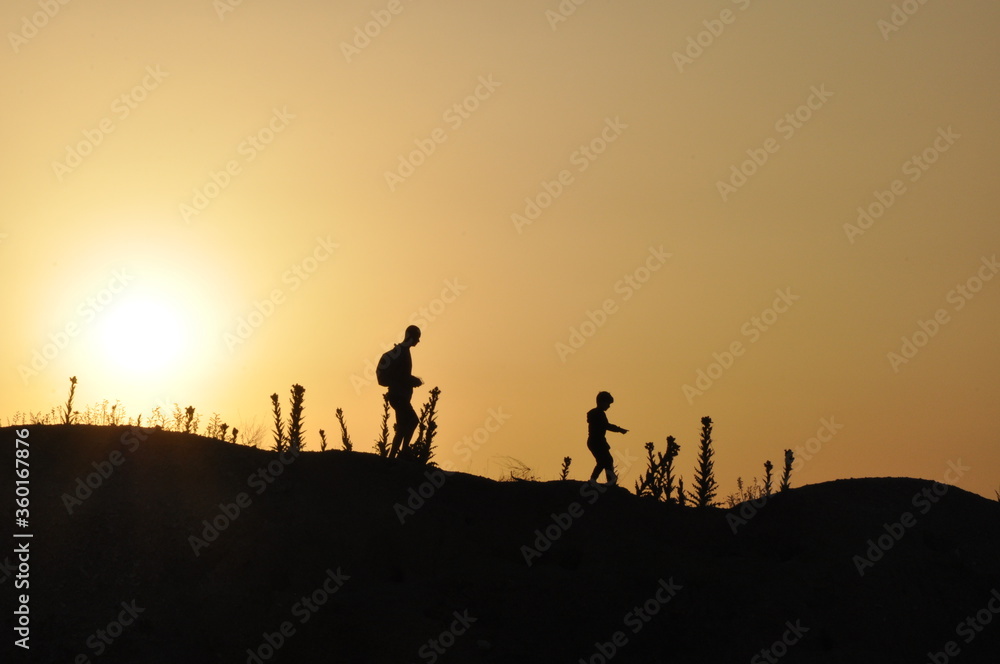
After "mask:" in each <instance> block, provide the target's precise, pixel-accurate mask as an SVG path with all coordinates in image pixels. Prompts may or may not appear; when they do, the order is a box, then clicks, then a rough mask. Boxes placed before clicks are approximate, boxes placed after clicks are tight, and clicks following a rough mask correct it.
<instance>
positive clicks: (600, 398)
mask: <svg viewBox="0 0 1000 664" xmlns="http://www.w3.org/2000/svg"><path fill="white" fill-rule="evenodd" d="M614 402H615V398H614V397H612V396H611V394H610V393H609V392H598V393H597V405H598V407H600V408H604V409H605V410H607V408H608V406H610V405H611V404H613V403H614Z"/></svg>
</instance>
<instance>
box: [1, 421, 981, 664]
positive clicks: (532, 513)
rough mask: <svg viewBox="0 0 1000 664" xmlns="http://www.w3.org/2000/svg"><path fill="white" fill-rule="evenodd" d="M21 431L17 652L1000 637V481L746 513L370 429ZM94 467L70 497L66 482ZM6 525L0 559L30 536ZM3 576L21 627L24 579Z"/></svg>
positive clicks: (814, 647)
mask: <svg viewBox="0 0 1000 664" xmlns="http://www.w3.org/2000/svg"><path fill="white" fill-rule="evenodd" d="M29 431H30V434H29V437H28V441H29V442H30V454H31V456H30V464H31V465H30V468H31V480H30V481H31V485H30V487H31V506H30V509H31V515H30V526H29V528H27V529H26V530H27V531H28V532H31V533H32V534H33V535H34V537H33V539H32V540H31V544H30V549H31V560H30V565H31V571H30V574H31V577H30V583H31V587H30V610H31V614H30V615H31V638H30V643H31V651H30V655H29V656H28V657H25V653H24V651H22V650H20V649H17V648H12V650H13V651H14V655H15V659H14V660H12V661H30V662H77V661H79V662H81V663H82V662H87V661H91V662H102V663H104V662H108V663H110V662H131V663H138V662H150V663H154V662H155V663H159V662H163V663H167V662H170V663H174V662H226V663H240V664H242V663H243V662H247V661H251V662H253V661H258V660H257V659H255V658H251V656H250V655H249V654H248V649H249V650H250V651H251V652H254V653H257V657H259V661H263V662H399V663H410V662H435V661H441V662H460V663H470V664H474V663H477V662H484V663H485V662H491V663H492V662H503V663H506V662H512V663H513V662H546V663H548V662H569V663H571V664H575V663H576V662H578V661H579V660H581V659H582V660H583V661H584V662H595V663H597V662H604V661H610V660H613V661H614V662H616V663H619V662H621V663H626V662H642V663H646V664H652V663H656V662H664V663H666V662H712V663H718V662H767V661H781V662H830V663H838V664H840V663H846V662H850V663H852V664H860V663H863V662H873V663H874V662H879V663H886V662H914V663H924V662H928V661H931V660H929V659H928V652H934V653H938V652H942V651H944V650H945V648H946V646H947V645H948V643H949V641H952V642H954V645H953V650H952V652H953V656H949V659H948V660H947V661H955V662H959V663H961V664H965V663H975V662H991V663H995V662H997V661H998V653H1000V615H997V614H996V613H994V611H996V612H1000V504H998V503H997V502H995V501H989V500H986V499H984V498H982V497H980V496H976V495H973V494H970V493H967V492H964V491H962V490H960V489H958V488H955V487H943V486H942V485H936V486H937V489H938V492H937V493H935V492H934V489H935V484H934V483H933V482H930V481H926V480H916V479H905V478H901V479H897V478H885V479H858V480H840V481H836V482H828V483H824V484H818V485H811V486H806V487H803V488H799V489H794V490H792V491H790V492H786V493H784V494H781V495H777V496H774V497H772V498H771V499H770V500H769V501H767V502H766V503H765V504H764V505H762V506H760V507H759V509H756V513H754V509H753V508H752V507H751V506H749V505H745V506H744V508H743V511H742V517H743V520H737V519H736V518H735V517H736V516H737V515H739V514H740V513H739V512H735V513H730V512H727V511H724V510H705V511H699V510H694V509H677V508H673V509H672V508H671V507H670V506H666V505H662V504H658V503H652V502H648V501H646V500H641V499H639V498H637V497H635V496H634V495H632V494H630V493H628V492H626V491H624V490H622V489H613V490H610V491H604V490H603V487H598V488H595V487H593V486H591V485H588V484H585V483H581V482H573V481H569V482H511V483H498V482H494V481H492V480H487V479H484V478H480V477H476V476H470V475H464V474H458V473H456V474H449V475H447V476H446V475H444V474H443V473H440V471H434V470H433V469H426V468H423V467H417V466H413V465H410V464H406V463H402V462H393V461H388V460H385V459H381V458H378V457H376V456H374V455H370V454H363V453H346V452H340V451H330V452H324V453H316V452H307V453H303V454H302V455H300V456H299V457H298V458H293V457H290V456H286V457H285V460H286V461H291V463H283V462H282V461H281V460H280V458H279V456H278V455H277V454H275V453H273V452H264V451H260V450H255V449H249V448H246V447H240V446H236V445H232V444H228V443H223V442H220V441H217V440H212V439H206V438H202V437H198V436H192V435H185V434H180V433H169V432H157V431H150V430H143V431H133V430H131V429H129V428H127V427H90V426H33V427H29ZM15 438H16V433H15V429H12V428H4V429H0V441H3V446H4V449H6V450H8V452H7V453H5V454H4V455H3V458H2V460H0V487H2V493H3V495H4V496H5V498H4V499H3V501H2V503H0V518H2V519H3V520H4V523H5V524H10V525H11V530H13V531H14V532H24V531H25V529H19V528H16V527H14V523H15V521H14V518H15V515H14V507H15V506H14V487H13V482H14V479H15V478H14V446H15ZM94 464H96V466H95V465H94ZM116 464H117V465H116ZM102 470H103V471H104V474H106V475H107V477H106V478H104V477H102V475H101V471H102ZM88 479H89V480H90V481H91V483H92V484H93V485H94V486H96V487H97V488H94V489H90V492H91V495H89V497H86V498H82V499H80V501H79V503H73V504H71V505H70V508H71V509H72V514H70V513H69V510H68V509H67V507H66V504H65V499H64V494H65V495H72V494H73V493H74V492H75V491H77V489H78V487H79V486H80V485H79V484H78V480H80V481H81V482H84V483H85V482H86V481H87V480H88ZM925 492H927V493H926V494H925ZM85 494H86V491H81V492H80V495H81V496H83V495H85ZM421 494H423V497H421ZM928 496H932V497H933V500H931V498H930V497H928ZM408 501H409V506H407V503H408ZM421 503H422V504H421ZM237 508H239V514H238V515H237V514H236V509H237ZM907 513H909V517H907V516H906V515H907ZM401 520H402V521H403V522H402V523H401ZM206 521H207V522H208V526H209V528H208V529H207V530H206ZM213 522H214V524H215V526H214V527H215V528H216V529H217V530H219V531H221V532H216V531H215V530H213V526H212V524H213ZM734 530H735V533H734ZM191 537H197V538H200V539H201V541H195V542H194V545H192V541H191V539H190V538H191ZM880 538H881V539H880ZM8 541H9V542H12V544H11V545H10V546H9V547H7V551H6V552H5V553H2V554H0V560H3V558H4V556H7V558H8V560H14V555H13V554H12V553H11V552H12V551H13V548H14V546H15V545H16V544H18V543H19V542H21V541H22V540H13V539H8ZM880 545H881V546H880ZM195 549H197V552H196V551H195ZM869 550H871V551H869ZM869 553H871V555H869ZM526 558H528V559H529V562H530V565H529V564H528V562H526ZM866 560H868V562H867V564H866V563H865V561H866ZM872 560H874V562H871V561H872ZM859 561H862V562H861V563H859ZM4 569H9V567H5V568H4ZM859 570H860V571H859ZM861 572H863V574H862V573H861ZM0 579H2V580H3V582H2V583H0V588H3V594H2V596H3V598H4V602H5V604H4V607H5V610H4V626H5V634H8V635H11V634H13V631H12V630H13V627H14V626H15V622H14V616H13V611H14V609H15V608H17V607H16V605H15V597H16V594H18V593H19V592H21V591H15V589H14V583H15V579H14V578H13V577H12V575H11V574H9V573H7V572H6V571H5V572H0ZM994 595H995V598H996V599H992V597H993V596H994ZM991 601H992V604H991ZM123 603H124V604H125V606H126V607H128V606H130V605H131V606H134V607H138V608H141V609H142V611H141V612H140V613H139V614H138V617H137V618H136V619H134V620H133V619H132V618H131V617H130V616H129V614H128V613H127V611H125V610H124V609H123ZM132 603H134V604H132ZM991 607H992V608H991ZM977 614H978V617H977ZM970 617H971V618H972V620H973V621H974V625H972V624H966V625H965V626H964V627H962V626H960V623H961V622H964V621H967V620H968V619H969V618H970ZM119 618H124V620H122V621H121V623H126V622H127V623H128V624H120V623H118V622H117V621H118V619H119ZM987 619H988V620H987ZM283 625H284V634H282V626H283ZM99 630H101V631H100V632H99ZM102 635H103V639H104V640H103V641H102ZM109 635H113V636H114V638H112V637H111V636H109ZM970 636H971V638H970ZM13 638H16V636H15V637H12V638H11V639H10V640H13ZM967 639H968V641H967ZM8 643H9V641H8ZM5 647H9V646H5ZM764 649H767V652H765V653H763V654H762V653H761V651H762V650H764ZM955 649H957V650H955ZM81 655H82V656H83V658H81V659H77V657H78V656H81ZM943 656H944V655H942V657H943ZM755 657H756V659H755ZM768 658H770V659H768ZM5 661H9V660H5ZM936 661H938V662H943V661H946V660H943V659H938V660H936Z"/></svg>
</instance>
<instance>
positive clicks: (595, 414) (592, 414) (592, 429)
mask: <svg viewBox="0 0 1000 664" xmlns="http://www.w3.org/2000/svg"><path fill="white" fill-rule="evenodd" d="M614 402H615V400H614V398H613V397H612V396H611V395H610V394H608V393H607V392H598V393H597V408H591V409H590V410H589V411H587V449H589V450H590V452H591V453H592V454H593V455H594V458H595V459H597V466H595V467H594V472H593V473H591V474H590V481H591V482H596V481H597V477H598V475H600V474H601V471H602V470H603V471H604V472H605V476H606V477H607V478H608V484H609V485H611V486H614V485H615V484H617V483H618V477H617V476H616V475H615V461H614V459H612V458H611V446H610V445H608V439H607V437H606V436H605V435H604V434H605V433H606V432H608V431H617V432H618V433H628V429H622V428H621V427H620V426H616V425H614V424H611V423H609V422H608V416H607V414H606V413H605V411H606V410H607V409H608V408H610V407H611V404H613V403H614Z"/></svg>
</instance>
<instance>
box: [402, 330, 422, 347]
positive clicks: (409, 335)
mask: <svg viewBox="0 0 1000 664" xmlns="http://www.w3.org/2000/svg"><path fill="white" fill-rule="evenodd" d="M403 343H404V344H407V345H409V346H416V345H417V344H418V343H420V328H419V327H417V326H416V325H411V326H409V327H408V328H406V332H404V333H403Z"/></svg>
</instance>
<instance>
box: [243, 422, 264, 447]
mask: <svg viewBox="0 0 1000 664" xmlns="http://www.w3.org/2000/svg"><path fill="white" fill-rule="evenodd" d="M241 424H242V425H243V429H242V431H243V444H244V445H247V446H248V447H259V446H260V444H261V441H263V439H264V436H266V435H267V425H266V424H263V423H261V422H258V421H257V418H254V419H252V420H250V421H246V420H244V421H243V422H241Z"/></svg>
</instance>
